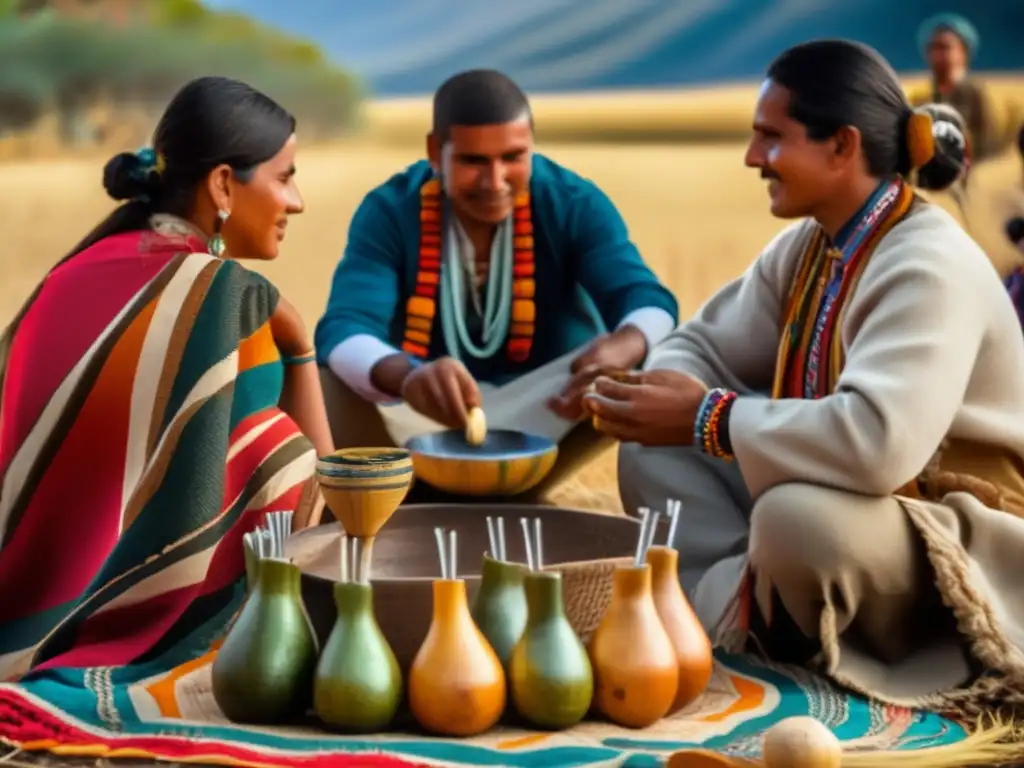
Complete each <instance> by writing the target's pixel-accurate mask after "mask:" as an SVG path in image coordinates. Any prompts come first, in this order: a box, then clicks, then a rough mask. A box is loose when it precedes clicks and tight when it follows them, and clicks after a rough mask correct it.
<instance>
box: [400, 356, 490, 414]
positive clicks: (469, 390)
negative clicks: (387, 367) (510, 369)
mask: <svg viewBox="0 0 1024 768" xmlns="http://www.w3.org/2000/svg"><path fill="white" fill-rule="evenodd" d="M401 395H402V399H403V400H405V402H407V403H408V404H409V405H410V406H412V408H413V409H414V410H415V411H417V412H419V413H422V414H423V415H424V416H426V417H428V418H431V419H433V420H434V421H437V422H440V423H441V424H444V425H445V426H446V427H449V428H450V429H463V428H465V426H466V414H467V413H468V412H469V409H470V408H473V407H475V406H479V405H480V404H481V399H480V388H479V387H478V386H477V383H476V381H475V380H474V379H473V375H472V374H471V373H470V372H469V371H468V370H467V369H466V366H464V365H463V364H462V363H460V362H459V361H458V360H455V359H453V358H450V357H442V358H440V359H438V360H434V361H433V362H430V363H425V364H423V365H421V366H419V367H418V368H414V369H413V370H412V371H411V372H410V373H409V375H408V376H406V377H405V381H404V382H402V391H401Z"/></svg>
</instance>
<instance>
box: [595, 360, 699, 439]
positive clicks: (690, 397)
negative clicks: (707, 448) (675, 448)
mask: <svg viewBox="0 0 1024 768" xmlns="http://www.w3.org/2000/svg"><path fill="white" fill-rule="evenodd" d="M707 391H708V388H707V387H706V386H704V384H703V383H701V382H700V381H698V380H697V379H695V378H693V377H692V376H688V375H687V374H685V373H677V372H675V371H664V370H662V371H646V372H643V373H634V374H632V375H630V376H629V377H628V380H626V381H615V380H613V379H610V378H606V377H600V378H598V379H597V381H596V382H595V383H594V388H593V390H592V391H591V392H588V393H587V394H586V395H584V398H583V401H584V408H585V410H586V411H587V412H589V413H592V414H593V415H594V417H595V419H594V422H595V423H594V426H595V427H596V428H597V430H598V431H599V432H602V433H603V434H606V435H610V436H611V437H614V438H616V439H618V440H621V441H622V442H625V443H640V444H641V445H691V444H692V443H693V425H694V422H695V421H696V420H697V411H698V409H699V408H700V403H701V400H703V399H704V395H705V394H707Z"/></svg>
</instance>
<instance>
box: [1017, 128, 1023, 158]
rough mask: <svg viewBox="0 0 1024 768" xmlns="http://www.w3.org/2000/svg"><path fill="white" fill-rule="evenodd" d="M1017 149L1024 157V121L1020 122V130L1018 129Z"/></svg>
mask: <svg viewBox="0 0 1024 768" xmlns="http://www.w3.org/2000/svg"><path fill="white" fill-rule="evenodd" d="M1017 151H1018V152H1020V156H1021V158H1024V123H1021V124H1020V130H1019V131H1017Z"/></svg>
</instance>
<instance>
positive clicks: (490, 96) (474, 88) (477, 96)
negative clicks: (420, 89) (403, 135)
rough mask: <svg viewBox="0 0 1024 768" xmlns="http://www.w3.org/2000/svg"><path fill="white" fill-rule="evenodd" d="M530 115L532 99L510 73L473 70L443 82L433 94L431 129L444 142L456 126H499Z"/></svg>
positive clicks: (494, 70) (493, 70)
mask: <svg viewBox="0 0 1024 768" xmlns="http://www.w3.org/2000/svg"><path fill="white" fill-rule="evenodd" d="M524 116H526V117H530V119H531V121H532V119H533V118H532V116H531V115H530V102H529V100H527V98H526V94H525V93H523V90H522V89H521V88H520V87H519V86H518V85H516V84H515V82H514V81H513V80H512V78H510V77H509V76H508V75H505V74H503V73H501V72H498V71H497V70H496V69H471V70H468V71H466V72H460V73H459V74H457V75H453V76H452V77H450V78H448V79H447V80H445V81H444V83H443V84H442V85H441V87H440V88H438V89H437V93H435V94H434V124H433V128H432V129H431V130H432V132H433V134H434V135H435V136H436V137H437V139H438V141H440V142H441V143H444V142H445V141H447V140H448V134H449V132H450V131H451V127H452V126H453V125H499V124H501V123H511V122H512V121H514V120H519V119H520V118H522V117H524Z"/></svg>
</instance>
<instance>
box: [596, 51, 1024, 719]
mask: <svg viewBox="0 0 1024 768" xmlns="http://www.w3.org/2000/svg"><path fill="white" fill-rule="evenodd" d="M934 152H935V142H934V141H933V134H932V130H931V125H930V119H929V118H928V116H927V115H925V114H923V113H920V112H913V111H912V110H911V108H910V106H909V105H908V102H907V101H906V98H905V96H904V94H903V92H902V91H901V89H900V85H899V82H898V80H897V78H896V75H895V73H894V72H893V71H892V70H891V68H890V67H889V66H888V64H887V63H886V62H885V61H884V60H883V59H882V58H881V57H880V56H879V55H878V54H877V53H876V52H874V51H873V50H871V49H870V48H867V47H866V46H861V45H859V44H855V43H848V42H844V41H820V42H813V43H808V44H804V45H800V46H797V47H795V48H793V49H791V50H789V51H787V52H786V53H784V54H782V55H781V56H780V57H779V58H778V59H777V60H776V61H775V62H774V63H773V64H772V66H771V67H770V69H769V70H768V77H767V80H766V81H765V84H764V87H763V88H762V91H761V94H760V98H759V101H758V104H757V109H756V112H755V117H754V137H753V139H752V140H751V143H750V146H749V148H748V150H747V155H746V163H747V165H748V166H750V167H752V168H756V169H759V170H760V171H761V174H762V176H763V177H764V178H766V179H769V180H770V183H769V194H770V197H771V205H772V212H773V213H774V214H775V215H776V216H779V217H780V218H798V217H805V218H803V220H801V221H799V222H797V223H795V224H793V225H792V226H789V227H787V228H786V229H785V230H784V231H783V232H782V233H781V234H780V235H779V236H778V237H776V239H775V240H774V241H773V242H771V243H770V244H769V245H768V247H767V248H766V249H765V250H764V252H763V253H762V254H761V255H760V256H759V257H758V258H757V260H756V261H755V262H754V263H753V264H752V265H751V267H750V268H749V269H748V270H747V272H746V273H745V274H744V275H743V276H741V277H740V278H738V279H736V280H735V281H733V282H731V283H730V284H728V285H727V286H725V287H724V288H723V289H722V290H720V291H719V292H718V293H717V294H716V295H714V296H713V297H712V298H711V299H710V300H709V301H708V302H707V303H706V304H705V305H704V306H703V307H702V308H701V309H700V310H699V311H698V312H697V314H696V315H695V316H694V317H693V318H692V319H691V320H689V321H688V322H685V323H683V324H682V325H681V326H680V327H679V328H678V329H677V330H676V331H675V332H674V333H673V334H672V335H671V336H670V337H669V338H668V339H667V340H666V341H664V342H662V343H661V344H660V345H659V346H657V347H656V348H655V349H654V350H653V352H652V354H651V356H650V358H649V360H648V362H647V364H646V366H645V371H644V372H642V373H638V374H634V375H632V376H631V377H630V378H629V379H628V380H626V381H613V380H610V379H607V378H601V379H599V380H598V381H597V382H596V385H595V391H594V392H593V393H591V394H588V395H587V397H586V398H585V406H586V407H587V409H588V410H590V411H591V412H592V413H593V414H594V416H595V420H596V422H597V425H598V428H599V429H601V430H602V431H604V432H605V433H607V434H610V435H613V436H615V437H617V438H618V439H620V440H622V441H623V443H624V444H623V445H622V451H621V458H620V468H619V470H620V471H619V476H620V478H621V483H622V488H621V493H622V498H623V502H624V505H625V506H626V508H627V509H630V510H632V509H636V508H637V507H638V506H641V505H643V506H649V507H653V508H656V509H663V508H664V504H665V500H666V498H667V497H675V498H679V499H681V500H682V502H683V511H682V518H681V520H680V524H679V530H678V538H677V540H676V542H675V546H676V547H678V549H679V550H680V563H681V572H680V578H681V580H682V583H683V586H684V588H685V589H686V590H687V592H688V593H689V594H690V596H691V599H692V600H693V602H694V605H695V608H696V610H697V612H698V614H699V615H700V617H701V619H702V621H703V622H704V623H705V626H706V627H708V629H709V631H711V633H712V636H713V639H715V641H716V642H717V643H718V644H720V645H724V646H726V647H729V648H732V649H739V648H742V647H744V645H746V644H747V643H750V644H751V645H752V646H753V647H756V648H759V649H761V650H762V651H763V652H765V653H767V655H769V656H770V657H771V658H774V659H777V660H780V661H786V662H793V663H803V664H812V665H814V666H815V667H816V668H819V669H821V670H823V671H824V672H826V673H827V674H829V675H831V676H832V677H833V678H834V679H836V680H838V681H839V682H841V683H844V684H846V685H848V686H850V687H851V688H854V689H856V690H860V691H862V692H864V693H866V694H869V695H874V696H876V697H878V698H880V699H883V700H886V701H890V702H894V703H900V704H905V705H910V706H924V707H934V708H950V707H951V708H955V709H959V710H961V711H972V710H974V709H975V708H976V707H978V706H981V705H985V704H988V703H991V702H993V701H1004V702H1006V703H1009V704H1011V705H1013V704H1016V705H1020V704H1022V703H1024V655H1022V652H1021V647H1022V645H1024V520H1021V519H1020V515H1024V480H1022V477H1021V467H1022V466H1024V458H1022V457H1024V344H1022V343H1021V335H1020V327H1019V325H1018V324H1017V321H1016V318H1015V315H1014V310H1013V308H1012V306H1011V304H1010V301H1009V299H1008V298H1007V295H1006V292H1005V290H1004V288H1003V286H1002V284H1001V282H1000V280H999V277H998V276H997V274H996V272H995V271H994V269H993V268H992V266H991V264H990V262H989V261H988V259H987V258H986V256H985V254H984V253H983V252H982V251H981V249H980V248H979V247H978V246H977V245H976V244H975V243H974V242H973V241H972V240H971V239H970V237H968V236H967V234H965V233H964V231H963V230H962V229H961V228H960V227H959V226H958V225H957V224H956V223H955V222H954V221H953V219H952V218H950V216H949V215H947V214H946V213H945V212H944V211H942V210H941V209H939V208H938V207H935V206H932V205H929V204H927V203H924V202H923V201H921V200H919V199H917V198H916V197H915V196H914V193H913V192H912V190H911V188H910V187H909V185H908V184H907V183H906V182H905V181H904V177H905V176H906V175H908V174H909V173H910V172H911V171H912V170H914V169H917V168H921V167H922V166H924V165H925V164H926V163H927V162H928V161H929V159H930V158H931V157H932V156H933V155H934ZM709 388H710V389H709ZM765 392H770V393H771V396H770V397H765V396H764V394H763V393H765ZM982 670H989V671H991V672H993V673H994V674H987V675H985V676H982V674H981V671H982Z"/></svg>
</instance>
